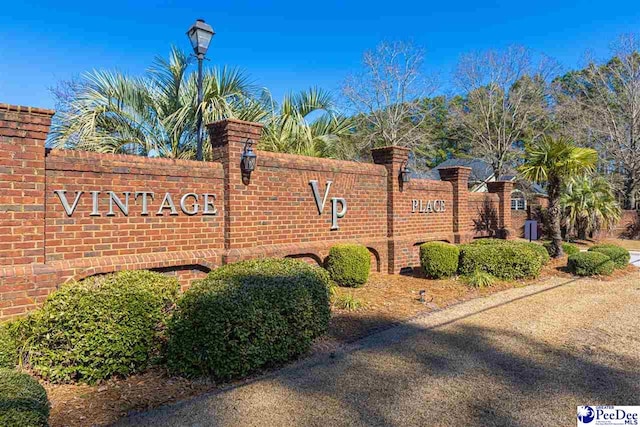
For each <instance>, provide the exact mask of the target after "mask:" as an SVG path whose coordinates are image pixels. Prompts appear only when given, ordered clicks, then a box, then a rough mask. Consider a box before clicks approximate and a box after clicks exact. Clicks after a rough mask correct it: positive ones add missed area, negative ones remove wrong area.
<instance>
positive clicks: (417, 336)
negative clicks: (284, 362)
mask: <svg viewBox="0 0 640 427" xmlns="http://www.w3.org/2000/svg"><path fill="white" fill-rule="evenodd" d="M629 303H630V304H631V303H632V302H631V301H630V302H629ZM517 304H521V305H522V304H525V305H526V304H528V300H526V299H525V300H521V301H519V302H518V303H517ZM523 307H524V306H523ZM541 309H544V307H541ZM553 309H554V310H556V311H559V312H560V313H561V311H562V307H558V306H554V308H553ZM487 312H490V313H488V314H487ZM517 313H518V307H515V306H514V307H511V308H510V309H509V310H506V311H505V310H502V309H501V308H496V309H489V310H485V313H483V315H482V316H481V317H482V319H481V321H475V320H474V319H475V317H474V318H472V319H471V320H469V319H464V320H461V321H450V322H446V323H445V324H441V325H440V326H438V327H434V328H425V327H422V326H420V325H419V324H404V325H400V326H397V327H394V328H391V329H388V330H386V331H383V332H380V333H378V334H376V335H374V336H370V337H368V338H365V339H363V340H361V341H358V342H357V343H356V344H355V345H354V347H353V348H350V349H347V350H346V351H342V352H338V353H336V354H332V355H322V356H318V357H315V358H313V359H310V360H307V361H302V362H300V363H298V364H294V365H291V366H288V367H286V368H284V369H282V370H280V371H278V372H275V373H273V374H270V375H268V376H266V377H262V378H259V379H256V380H254V381H250V382H247V383H243V384H240V385H236V386H233V387H228V388H226V389H224V390H221V391H220V392H217V393H214V394H210V395H207V396H202V397H199V398H197V399H195V400H192V401H189V402H185V403H182V404H179V405H175V406H170V407H166V408H161V409H160V410H158V411H154V412H151V413H148V414H139V415H137V416H133V417H131V418H129V419H127V420H123V421H122V423H121V424H120V425H286V424H291V425H318V426H320V425H322V426H327V425H332V426H333V425H434V426H440V425H442V426H444V425H474V426H530V425H549V426H559V425H573V424H574V423H575V422H576V421H575V414H576V412H575V411H576V406H577V405H584V404H589V405H597V404H616V405H633V404H638V401H637V396H639V395H640V373H639V371H638V366H639V362H640V355H638V353H639V352H640V340H638V338H637V336H636V333H637V327H636V328H633V327H629V325H633V324H634V322H636V323H635V325H636V326H637V321H635V320H633V319H629V318H628V316H627V313H626V312H625V313H624V314H623V317H624V318H617V317H616V316H615V315H612V316H613V317H607V319H608V320H607V322H605V323H603V325H602V326H601V327H598V328H590V329H589V330H588V331H587V332H586V333H583V332H581V329H580V328H581V324H580V322H581V319H572V320H570V321H568V323H567V325H564V324H562V323H560V322H558V323H556V324H554V325H548V324H546V323H544V322H541V321H540V320H538V322H541V323H540V330H536V328H533V329H531V328H530V327H529V326H530V324H529V321H528V320H527V319H526V316H524V315H523V317H522V318H518V317H517ZM507 315H508V316H514V318H513V319H512V320H511V319H510V318H505V316H507ZM556 315H557V313H556ZM556 315H554V316H551V318H552V319H553V318H554V317H555V316H556ZM585 315H588V313H586V314H585ZM465 317H466V316H465ZM614 319H616V320H617V322H614V321H613V320H614ZM636 319H637V317H636ZM547 320H548V319H547ZM616 345H620V346H624V348H625V349H626V350H627V351H620V352H619V351H615V348H616ZM612 348H613V349H614V350H612ZM633 348H635V349H636V350H635V351H634V350H633ZM629 349H631V351H628V350H629Z"/></svg>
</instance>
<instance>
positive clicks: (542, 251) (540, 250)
mask: <svg viewBox="0 0 640 427" xmlns="http://www.w3.org/2000/svg"><path fill="white" fill-rule="evenodd" d="M512 244H515V245H523V246H525V247H527V248H529V249H531V250H533V251H534V252H535V253H537V254H538V256H539V257H540V260H541V261H542V265H544V264H546V263H548V262H549V260H550V259H551V256H550V255H549V252H547V249H546V248H545V247H544V246H542V245H540V244H538V243H533V242H513V243H512Z"/></svg>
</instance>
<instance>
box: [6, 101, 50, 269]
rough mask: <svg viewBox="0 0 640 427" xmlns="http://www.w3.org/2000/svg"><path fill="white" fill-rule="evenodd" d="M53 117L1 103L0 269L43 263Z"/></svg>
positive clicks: (41, 111) (38, 111)
mask: <svg viewBox="0 0 640 427" xmlns="http://www.w3.org/2000/svg"><path fill="white" fill-rule="evenodd" d="M53 114H54V111H52V110H44V109H40V108H31V107H18V106H14V105H7V104H0V266H2V265H17V264H31V263H44V234H45V233H44V210H45V208H44V200H45V173H44V172H45V166H44V165H45V148H44V144H45V140H46V138H47V134H48V133H49V128H50V126H51V117H52V116H53Z"/></svg>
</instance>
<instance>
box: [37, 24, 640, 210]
mask: <svg viewBox="0 0 640 427" xmlns="http://www.w3.org/2000/svg"><path fill="white" fill-rule="evenodd" d="M639 47H640V46H639V42H638V39H637V38H636V36H634V35H626V36H622V37H620V38H619V40H617V41H616V42H615V43H614V44H613V45H612V47H611V52H610V54H609V56H608V58H607V59H606V60H604V61H599V60H596V59H594V58H588V59H587V61H586V65H585V66H584V67H582V68H579V69H575V70H569V71H562V70H561V69H560V67H559V66H558V64H557V63H556V62H554V61H553V60H552V59H550V58H547V57H545V56H544V55H540V54H534V53H532V52H531V51H530V50H529V49H526V48H525V47H522V46H513V47H509V48H507V49H504V50H500V51H493V50H491V51H485V52H478V53H470V54H466V55H463V56H462V57H461V58H460V61H459V63H458V65H457V67H456V69H455V72H454V73H453V76H452V77H451V79H450V80H451V84H452V88H453V90H452V91H451V93H450V94H447V95H443V94H441V93H442V90H440V86H439V85H438V83H437V81H436V79H434V78H432V77H430V76H428V75H426V74H425V73H423V71H422V70H423V60H424V51H423V49H421V48H420V47H419V46H415V45H414V44H412V43H408V42H384V43H381V44H380V45H378V46H377V47H376V48H374V49H372V50H370V51H367V52H365V53H364V55H363V60H362V67H361V69H360V70H358V71H357V72H355V73H353V74H351V75H349V77H348V78H347V79H346V80H345V81H344V82H343V85H342V88H341V91H340V92H339V93H331V92H328V91H326V90H322V89H319V88H310V89H308V90H305V91H301V92H299V93H292V94H287V95H285V96H284V97H283V99H281V100H275V99H274V98H273V96H272V95H271V94H270V93H269V91H268V90H266V89H263V88H259V87H256V85H255V84H253V83H252V81H251V80H250V79H249V77H248V76H247V75H246V74H245V73H243V72H241V71H240V70H238V69H233V68H228V67H222V68H219V67H211V68H208V69H206V71H205V75H204V100H203V102H202V104H201V105H198V104H197V101H196V99H197V97H196V93H197V87H196V76H195V73H194V72H193V67H192V66H191V65H192V58H191V57H190V56H189V55H188V54H186V53H185V52H183V51H181V50H179V49H177V48H172V49H171V51H170V54H169V57H168V58H160V57H159V58H156V59H155V61H154V63H153V64H152V66H151V67H150V68H149V69H148V70H147V72H146V73H145V74H144V75H142V76H128V75H125V74H122V73H116V72H109V71H100V70H98V71H92V72H89V73H86V74H85V75H83V76H82V77H81V78H78V79H74V80H72V81H65V82H60V84H59V85H58V86H57V87H55V88H53V93H54V96H55V97H56V100H57V113H56V116H55V118H54V126H53V130H52V134H51V137H50V141H49V144H50V145H51V146H55V147H64V148H73V149H83V150H92V151H99V152H105V153H129V154H139V155H146V156H162V157H172V158H194V157H195V141H196V136H197V134H196V126H195V123H196V117H197V113H198V111H201V112H202V113H203V116H204V121H205V123H206V122H211V121H215V120H219V119H222V118H227V117H233V118H238V119H242V120H249V121H256V122H262V123H263V124H264V134H263V138H262V140H261V145H260V148H261V149H265V150H271V151H280V152H288V153H296V154H302V155H309V156H317V157H331V158H338V159H347V160H356V161H366V160H368V159H369V156H370V150H371V148H374V147H380V146H385V145H400V146H405V147H409V148H411V150H412V157H411V159H412V160H411V163H412V165H411V166H412V168H413V169H415V170H417V171H421V170H423V171H426V170H429V169H430V168H432V167H434V166H436V165H437V164H439V163H441V162H442V161H444V160H446V159H448V158H455V157H479V158H482V159H484V160H485V161H486V162H487V163H488V164H490V165H491V167H492V169H493V172H494V175H495V176H497V177H500V176H504V175H508V174H511V173H513V172H514V171H517V170H518V168H519V167H521V166H522V164H523V162H524V161H525V148H526V147H527V145H531V144H533V143H535V142H536V141H539V140H540V139H541V138H543V137H545V136H553V137H556V138H563V139H566V140H571V141H574V142H575V144H576V145H577V146H579V147H584V148H591V149H594V150H595V151H596V152H597V155H598V159H597V166H596V167H597V171H598V172H600V175H602V176H603V177H604V179H605V180H606V181H607V182H608V184H609V185H611V186H612V187H613V188H614V189H615V191H616V194H619V195H620V200H619V201H620V202H621V203H622V205H623V206H624V207H625V208H626V209H634V208H637V207H638V204H639V202H640V147H639V146H638V144H639V138H640V48H639ZM207 150H210V149H209V147H207V146H206V145H205V156H210V155H211V153H210V151H209V152H208V151H207ZM573 185H574V186H575V188H576V189H578V188H580V186H581V185H582V186H584V185H589V184H588V183H587V184H585V183H584V182H582V183H574V184H573Z"/></svg>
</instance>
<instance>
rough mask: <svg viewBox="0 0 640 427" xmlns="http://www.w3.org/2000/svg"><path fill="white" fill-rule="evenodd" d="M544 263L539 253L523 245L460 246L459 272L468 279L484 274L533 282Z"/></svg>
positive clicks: (482, 244) (516, 243)
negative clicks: (476, 274) (481, 272)
mask: <svg viewBox="0 0 640 427" xmlns="http://www.w3.org/2000/svg"><path fill="white" fill-rule="evenodd" d="M547 257H548V255H547ZM543 261H544V260H543V257H542V256H541V252H540V250H538V249H534V248H533V247H532V246H531V245H529V244H524V243H522V242H504V241H502V242H500V243H497V242H494V244H491V243H481V244H478V243H472V244H467V245H460V263H459V265H458V272H459V273H460V274H462V275H469V274H472V273H474V272H475V271H476V270H481V271H485V272H487V273H489V274H491V275H493V276H495V277H497V278H498V279H503V280H514V279H524V278H534V277H537V276H538V275H539V274H540V270H541V269H542V265H543V264H544V262H543Z"/></svg>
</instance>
